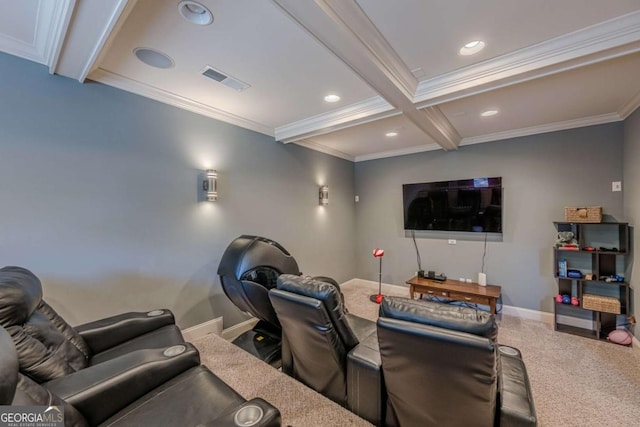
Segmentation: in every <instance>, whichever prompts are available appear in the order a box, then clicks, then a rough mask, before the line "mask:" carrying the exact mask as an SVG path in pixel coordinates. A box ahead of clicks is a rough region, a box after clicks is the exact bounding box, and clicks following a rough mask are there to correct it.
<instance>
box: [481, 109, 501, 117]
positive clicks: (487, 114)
mask: <svg viewBox="0 0 640 427" xmlns="http://www.w3.org/2000/svg"><path fill="white" fill-rule="evenodd" d="M496 114H498V110H487V111H483V112H482V113H480V115H481V116H482V117H491V116H495V115H496Z"/></svg>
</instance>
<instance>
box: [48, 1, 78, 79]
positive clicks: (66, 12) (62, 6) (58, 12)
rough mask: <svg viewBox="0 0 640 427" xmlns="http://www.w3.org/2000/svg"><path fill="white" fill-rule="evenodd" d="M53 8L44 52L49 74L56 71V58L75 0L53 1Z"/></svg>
mask: <svg viewBox="0 0 640 427" xmlns="http://www.w3.org/2000/svg"><path fill="white" fill-rule="evenodd" d="M55 7H56V8H55V9H54V12H53V17H52V22H51V29H50V30H49V34H50V36H49V40H48V43H47V47H46V48H45V52H46V64H47V65H48V66H49V74H54V73H55V72H56V67H57V66H58V59H60V52H62V46H63V45H64V41H65V38H66V36H67V31H68V30H69V23H70V22H71V16H72V15H73V11H74V10H75V7H76V0H63V1H59V2H56V3H55Z"/></svg>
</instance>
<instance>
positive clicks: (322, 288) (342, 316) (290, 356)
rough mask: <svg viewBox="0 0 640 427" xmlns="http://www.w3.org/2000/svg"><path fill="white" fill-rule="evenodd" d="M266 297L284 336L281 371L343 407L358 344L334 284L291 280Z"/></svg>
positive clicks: (286, 278) (285, 276)
mask: <svg viewBox="0 0 640 427" xmlns="http://www.w3.org/2000/svg"><path fill="white" fill-rule="evenodd" d="M269 297H270V298H271V302H272V304H273V307H274V308H275V310H276V313H277V314H278V318H279V319H280V324H281V325H282V330H283V343H285V344H286V345H285V344H283V347H282V352H283V355H282V370H283V372H285V373H287V374H289V375H291V376H293V377H294V378H296V379H298V380H300V381H301V382H303V383H305V384H306V385H308V386H309V387H311V388H313V389H314V390H316V391H317V392H319V393H321V394H323V395H324V396H326V397H328V398H329V399H331V400H333V401H335V402H337V403H340V404H342V405H344V404H346V398H347V384H346V363H347V361H346V358H347V354H348V353H349V351H350V350H351V349H352V348H353V347H354V346H355V345H357V344H358V339H357V337H356V335H355V334H354V332H353V330H352V329H351V326H350V325H349V322H348V320H347V318H346V313H345V310H344V304H343V301H342V298H341V296H340V291H339V289H338V288H337V287H336V286H334V285H333V284H330V283H326V282H320V281H317V280H313V279H310V278H303V277H300V276H294V275H291V274H283V275H281V276H280V277H278V289H277V290H276V289H272V290H271V291H270V292H269Z"/></svg>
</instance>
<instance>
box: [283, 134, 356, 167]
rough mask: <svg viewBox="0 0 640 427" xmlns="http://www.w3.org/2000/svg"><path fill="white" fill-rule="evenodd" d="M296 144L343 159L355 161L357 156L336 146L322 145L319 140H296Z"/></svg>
mask: <svg viewBox="0 0 640 427" xmlns="http://www.w3.org/2000/svg"><path fill="white" fill-rule="evenodd" d="M295 144H296V145H300V146H301V147H305V148H308V149H309V150H313V151H319V152H320V153H324V154H328V155H330V156H333V157H339V158H341V159H345V160H349V161H350V162H353V161H354V160H355V158H354V157H353V156H352V155H350V154H347V153H344V152H342V151H339V150H336V149H335V148H331V147H327V146H326V145H320V144H318V143H317V142H314V141H311V140H306V139H303V140H300V141H296V142H295Z"/></svg>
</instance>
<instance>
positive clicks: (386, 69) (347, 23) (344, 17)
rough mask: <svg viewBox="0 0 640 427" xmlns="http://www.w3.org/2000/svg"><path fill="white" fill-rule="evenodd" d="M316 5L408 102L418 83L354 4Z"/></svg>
mask: <svg viewBox="0 0 640 427" xmlns="http://www.w3.org/2000/svg"><path fill="white" fill-rule="evenodd" d="M316 4H317V5H318V6H319V7H320V9H322V10H323V11H324V12H325V13H326V14H327V15H328V16H329V17H331V19H332V20H333V21H334V22H335V23H336V24H338V25H339V26H340V27H341V29H342V30H343V31H344V32H345V33H347V34H350V35H351V37H354V38H355V39H357V40H358V42H359V43H360V44H361V45H362V46H363V47H364V48H365V50H366V52H367V54H368V56H369V58H370V60H371V62H373V63H374V64H376V66H377V67H378V68H379V69H380V70H381V71H382V72H383V73H384V74H385V75H386V76H387V78H388V79H389V80H390V81H392V82H393V83H394V84H395V86H396V87H397V88H398V89H400V90H401V91H402V92H403V93H404V94H405V96H406V97H407V98H408V99H412V98H413V96H414V94H415V92H416V89H417V87H418V80H417V79H416V77H415V76H414V75H413V73H412V72H411V70H410V69H409V67H408V66H407V64H405V63H404V61H403V60H402V58H400V55H398V53H397V52H396V51H395V49H393V47H392V46H391V44H390V43H389V42H388V41H387V39H386V38H385V37H384V35H383V34H382V33H381V32H380V30H379V29H378V27H376V26H375V24H374V23H373V22H371V19H370V18H369V16H368V15H367V14H366V13H365V12H364V10H362V8H361V7H360V5H359V4H358V2H357V1H355V0H350V1H345V0H316Z"/></svg>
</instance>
